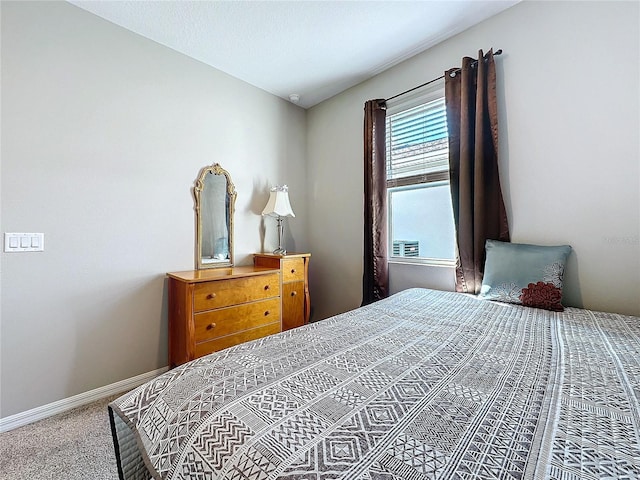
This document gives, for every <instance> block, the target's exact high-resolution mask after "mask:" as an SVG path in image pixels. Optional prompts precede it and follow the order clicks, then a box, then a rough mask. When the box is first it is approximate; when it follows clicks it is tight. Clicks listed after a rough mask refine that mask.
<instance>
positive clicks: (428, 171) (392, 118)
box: [386, 84, 455, 265]
mask: <svg viewBox="0 0 640 480" xmlns="http://www.w3.org/2000/svg"><path fill="white" fill-rule="evenodd" d="M386 163H387V195H388V207H389V252H390V253H389V257H390V258H389V260H390V261H392V262H409V263H427V264H438V265H453V263H454V259H455V228H454V223H453V209H452V206H451V194H450V191H449V146H448V133H447V116H446V111H445V103H444V92H443V87H442V85H441V84H440V85H438V86H437V87H436V88H435V89H434V88H432V89H431V91H430V92H427V93H422V94H421V95H419V96H417V97H416V96H414V97H413V98H410V99H405V100H404V101H402V102H401V103H396V104H393V105H389V106H388V107H387V162H386Z"/></svg>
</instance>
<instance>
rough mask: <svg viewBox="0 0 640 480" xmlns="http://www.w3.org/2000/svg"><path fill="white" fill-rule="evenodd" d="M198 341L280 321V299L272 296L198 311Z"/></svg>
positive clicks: (196, 337) (196, 316)
mask: <svg viewBox="0 0 640 480" xmlns="http://www.w3.org/2000/svg"><path fill="white" fill-rule="evenodd" d="M194 317H195V340H196V343H200V342H204V341H208V340H212V339H214V338H218V337H223V336H226V335H231V334H234V333H238V332H242V331H244V330H249V329H251V328H256V327H261V326H263V325H267V324H269V323H274V322H279V321H280V299H279V298H277V297H276V298H271V299H268V300H262V301H259V302H253V303H247V304H244V305H238V306H236V307H229V308H221V309H219V310H212V311H208V312H203V313H198V314H196V315H195V316H194Z"/></svg>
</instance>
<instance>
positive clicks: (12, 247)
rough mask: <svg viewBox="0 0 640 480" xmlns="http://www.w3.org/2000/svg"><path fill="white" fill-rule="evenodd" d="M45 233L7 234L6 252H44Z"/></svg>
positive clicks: (5, 240) (5, 239) (5, 237)
mask: <svg viewBox="0 0 640 480" xmlns="http://www.w3.org/2000/svg"><path fill="white" fill-rule="evenodd" d="M43 250H44V233H5V234H4V251H5V252H42V251H43Z"/></svg>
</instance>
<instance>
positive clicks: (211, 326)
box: [207, 323, 216, 330]
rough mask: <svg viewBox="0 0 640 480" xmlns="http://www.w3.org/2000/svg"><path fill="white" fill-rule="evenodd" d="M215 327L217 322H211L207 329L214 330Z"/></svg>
mask: <svg viewBox="0 0 640 480" xmlns="http://www.w3.org/2000/svg"><path fill="white" fill-rule="evenodd" d="M214 328H216V324H215V323H210V324H209V325H207V330H213V329H214Z"/></svg>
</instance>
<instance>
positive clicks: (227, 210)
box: [193, 163, 236, 270]
mask: <svg viewBox="0 0 640 480" xmlns="http://www.w3.org/2000/svg"><path fill="white" fill-rule="evenodd" d="M193 194H194V196H195V201H196V207H195V210H196V268H197V269H198V270H200V269H203V268H220V267H229V266H231V265H233V210H234V205H235V201H236V189H235V187H234V185H233V182H232V181H231V177H230V176H229V172H227V171H226V170H225V169H223V168H222V167H221V166H220V165H219V164H217V163H216V164H214V165H211V166H210V167H205V168H203V169H202V170H200V175H198V179H197V180H196V183H195V186H194V188H193Z"/></svg>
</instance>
